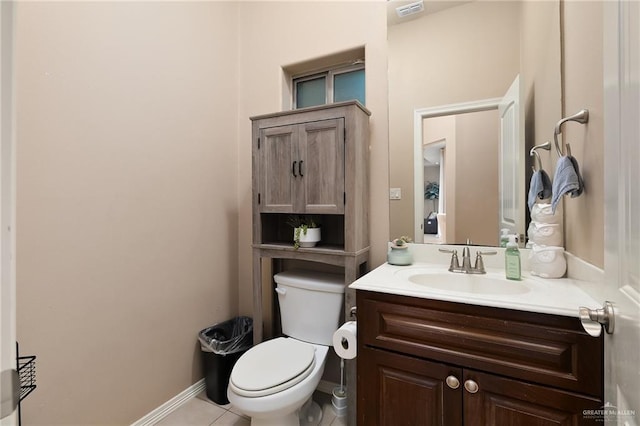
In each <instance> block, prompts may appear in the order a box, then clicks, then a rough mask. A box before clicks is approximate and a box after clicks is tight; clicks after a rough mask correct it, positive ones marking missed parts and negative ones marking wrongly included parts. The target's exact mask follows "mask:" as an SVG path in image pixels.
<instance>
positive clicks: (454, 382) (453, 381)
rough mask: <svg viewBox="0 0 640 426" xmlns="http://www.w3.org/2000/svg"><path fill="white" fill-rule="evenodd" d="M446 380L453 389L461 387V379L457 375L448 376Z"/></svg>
mask: <svg viewBox="0 0 640 426" xmlns="http://www.w3.org/2000/svg"><path fill="white" fill-rule="evenodd" d="M445 382H446V383H447V386H449V387H450V388H451V389H458V388H459V387H460V380H458V378H457V377H456V376H447V378H446V379H445Z"/></svg>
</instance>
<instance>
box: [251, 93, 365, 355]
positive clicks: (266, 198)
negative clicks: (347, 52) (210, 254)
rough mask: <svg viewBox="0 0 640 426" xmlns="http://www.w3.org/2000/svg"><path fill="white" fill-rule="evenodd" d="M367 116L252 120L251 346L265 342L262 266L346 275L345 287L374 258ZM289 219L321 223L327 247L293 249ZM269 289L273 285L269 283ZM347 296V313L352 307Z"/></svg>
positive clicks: (327, 111)
mask: <svg viewBox="0 0 640 426" xmlns="http://www.w3.org/2000/svg"><path fill="white" fill-rule="evenodd" d="M369 115H370V112H369V111H368V110H367V109H366V108H364V107H363V106H362V105H361V104H360V103H359V102H357V101H349V102H341V103H335V104H329V105H322V106H317V107H310V108H304V109H299V110H291V111H283V112H277V113H273V114H266V115H261V116H257V117H252V118H251V121H252V141H251V143H252V155H253V158H252V176H253V182H252V187H253V189H252V199H253V200H252V203H253V280H254V281H253V284H254V340H255V341H256V342H260V341H261V340H262V334H263V333H262V321H260V319H261V318H262V317H263V315H262V310H263V306H262V294H263V282H262V269H261V267H262V260H263V259H268V260H272V259H299V260H305V261H313V262H320V263H325V264H331V265H336V266H340V267H343V268H344V274H345V284H350V283H351V282H353V281H355V280H356V279H357V278H358V277H359V276H360V275H361V274H362V272H363V271H364V269H365V267H366V263H367V261H368V252H369V225H368V208H369V189H368V174H369V171H368V158H369V156H368V153H369ZM292 214H310V215H314V216H317V218H318V219H319V222H320V223H321V225H322V230H321V232H322V240H321V241H320V243H319V244H318V245H317V246H316V247H312V248H299V249H295V248H294V247H293V229H292V228H291V226H290V225H289V224H288V223H287V222H288V219H289V217H290V216H291V215H292ZM269 284H271V283H269ZM354 299H355V295H354V294H353V292H347V295H346V297H345V307H346V308H348V307H350V306H352V305H353V304H355V300H354Z"/></svg>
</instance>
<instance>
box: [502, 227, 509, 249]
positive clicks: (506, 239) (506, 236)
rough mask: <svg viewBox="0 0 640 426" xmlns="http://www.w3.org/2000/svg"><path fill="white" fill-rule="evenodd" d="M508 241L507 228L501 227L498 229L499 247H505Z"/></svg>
mask: <svg viewBox="0 0 640 426" xmlns="http://www.w3.org/2000/svg"><path fill="white" fill-rule="evenodd" d="M508 242H509V229H508V228H502V229H501V230H500V247H506V246H507V243H508Z"/></svg>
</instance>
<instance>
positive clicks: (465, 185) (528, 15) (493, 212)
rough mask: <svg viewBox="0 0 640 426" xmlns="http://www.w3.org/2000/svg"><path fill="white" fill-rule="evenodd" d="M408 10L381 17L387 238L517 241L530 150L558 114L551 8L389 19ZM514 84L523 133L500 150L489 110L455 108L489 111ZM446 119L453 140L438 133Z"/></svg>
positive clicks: (427, 5) (457, 7)
mask: <svg viewBox="0 0 640 426" xmlns="http://www.w3.org/2000/svg"><path fill="white" fill-rule="evenodd" d="M407 3H411V2H395V1H392V2H389V10H388V12H389V13H388V18H389V19H388V25H389V26H388V44H389V132H390V135H389V136H390V152H389V161H390V182H389V183H390V195H391V197H390V198H391V200H390V209H391V211H390V218H391V219H390V221H391V223H390V236H389V237H390V239H393V238H396V237H398V236H400V235H409V236H411V237H412V238H413V239H414V241H416V242H433V243H442V242H446V243H449V244H458V243H465V242H466V241H467V240H470V241H471V242H472V243H474V244H482V245H498V244H499V234H500V229H501V228H504V227H509V229H510V232H515V233H518V234H524V233H525V230H526V224H527V220H528V210H527V208H526V191H527V190H528V180H529V179H530V176H531V167H530V166H531V164H532V159H530V158H529V157H528V149H529V148H530V147H532V146H533V145H536V144H540V143H543V142H544V141H545V140H548V139H549V137H550V135H551V136H552V135H553V133H552V132H553V127H554V125H555V123H556V122H557V120H559V119H560V117H561V107H560V105H561V104H560V101H561V98H560V95H561V93H560V87H561V86H560V83H561V81H560V80H561V79H560V28H559V22H560V17H559V14H560V12H559V3H558V2H557V1H549V2H531V1H509V2H493V1H472V2H451V1H443V2H431V1H425V2H424V11H423V12H420V13H417V14H415V15H411V16H409V17H407V18H404V19H400V18H398V16H397V13H396V11H395V8H396V7H397V6H400V5H404V4H407ZM518 76H519V89H518V92H517V98H518V99H519V104H520V105H519V106H520V109H521V111H522V112H521V113H520V115H519V121H520V125H521V128H522V131H521V132H520V133H519V134H518V135H516V136H515V141H514V142H513V145H505V146H506V149H505V147H502V148H501V147H500V135H501V134H502V133H503V131H501V130H499V129H500V127H499V126H500V122H501V114H500V113H499V108H498V106H496V105H493V106H491V107H486V106H485V107H484V108H480V109H479V110H477V111H472V110H465V108H468V107H469V105H474V104H492V103H497V102H498V101H499V100H500V99H502V98H503V97H504V96H505V94H506V93H507V92H508V91H509V89H510V87H511V86H512V83H513V82H514V80H516V78H517V77H518ZM454 107H458V108H462V111H457V110H456V108H454ZM480 117H483V118H482V119H480ZM446 121H449V123H450V124H449V126H453V127H451V128H452V129H454V130H453V132H454V134H453V136H452V135H451V131H449V132H450V133H449V136H446V132H444V133H442V132H443V131H442V130H437V129H439V128H440V127H441V126H442V123H443V122H446ZM451 122H455V123H457V124H451ZM470 123H475V124H470ZM439 126H440V127H439ZM456 129H457V132H456ZM438 132H441V134H438ZM434 133H435V134H434ZM456 133H457V135H456ZM443 135H444V136H443ZM455 136H457V137H455ZM447 138H448V140H449V141H451V140H455V141H458V144H457V145H455V147H456V149H455V150H453V149H452V148H453V146H454V144H452V143H449V144H447V142H446V140H447ZM540 154H541V157H542V162H543V163H545V164H550V162H551V158H550V157H549V155H550V154H549V153H548V152H544V153H540ZM454 160H455V161H454ZM436 163H438V164H436ZM514 173H516V174H517V176H516V178H513V179H512V178H511V176H514V175H513V174H514ZM501 175H503V176H509V179H502V180H501V178H500V176H501ZM505 182H507V183H508V182H511V184H512V185H511V187H510V188H505V186H504V184H505ZM501 194H503V196H501ZM505 194H506V195H505Z"/></svg>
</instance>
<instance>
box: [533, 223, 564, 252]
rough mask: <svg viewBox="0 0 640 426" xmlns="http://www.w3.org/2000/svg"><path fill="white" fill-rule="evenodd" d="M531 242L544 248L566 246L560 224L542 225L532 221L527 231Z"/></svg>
mask: <svg viewBox="0 0 640 426" xmlns="http://www.w3.org/2000/svg"><path fill="white" fill-rule="evenodd" d="M527 235H528V236H529V241H531V242H532V243H534V244H539V245H544V246H558V247H561V246H564V244H563V238H562V226H560V224H559V223H540V222H535V221H531V223H529V229H528V230H527Z"/></svg>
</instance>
